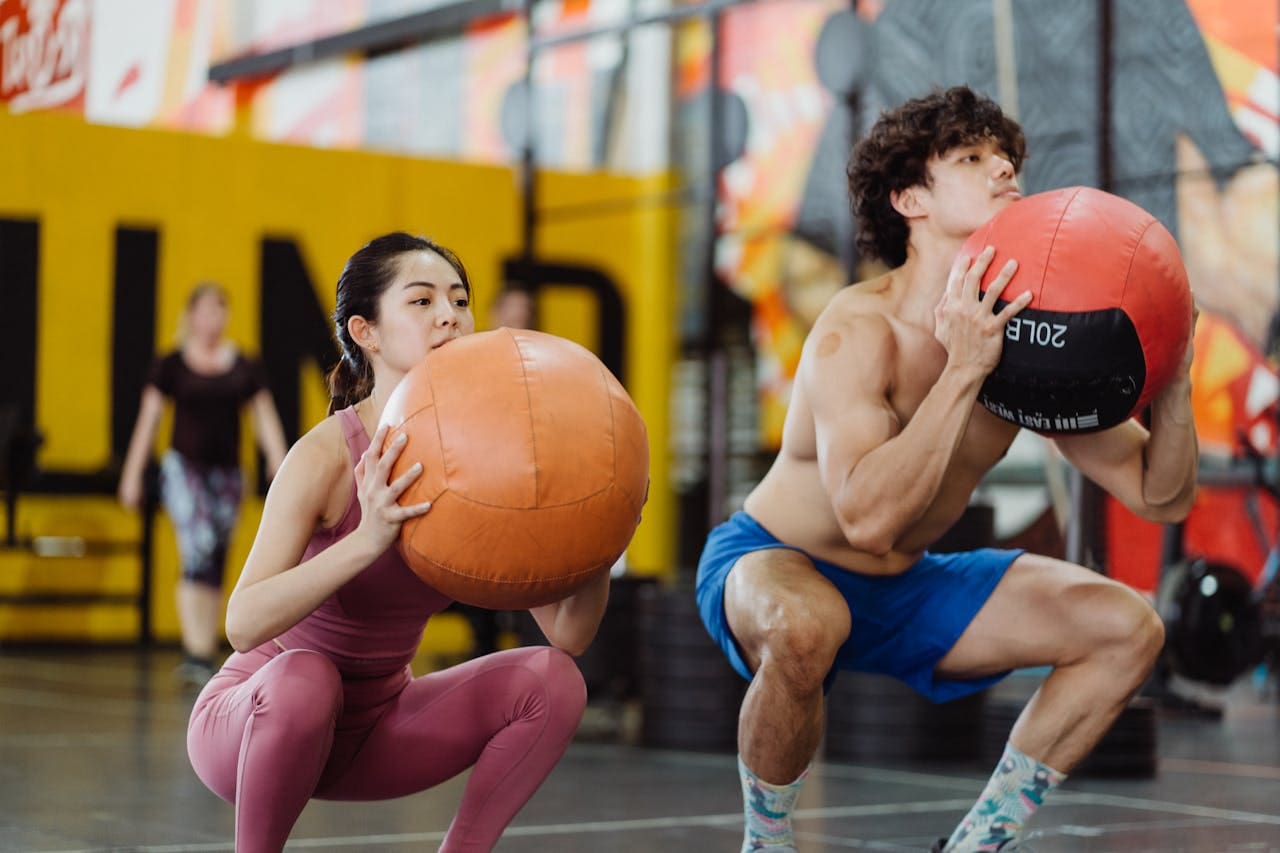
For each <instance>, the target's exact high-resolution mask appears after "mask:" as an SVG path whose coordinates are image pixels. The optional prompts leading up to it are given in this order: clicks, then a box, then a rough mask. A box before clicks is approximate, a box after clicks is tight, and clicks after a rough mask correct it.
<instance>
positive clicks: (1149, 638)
mask: <svg viewBox="0 0 1280 853" xmlns="http://www.w3.org/2000/svg"><path fill="white" fill-rule="evenodd" d="M1085 619H1086V620H1087V621H1088V622H1089V623H1090V624H1092V626H1093V630H1092V631H1091V632H1090V634H1091V636H1092V637H1093V647H1094V650H1095V652H1096V653H1098V654H1104V655H1107V656H1108V657H1111V658H1113V659H1114V658H1115V657H1117V656H1118V657H1120V658H1121V660H1122V661H1123V662H1126V663H1128V664H1130V665H1131V666H1132V667H1133V668H1140V669H1143V670H1144V671H1145V670H1146V669H1147V668H1149V667H1150V666H1151V665H1152V664H1153V663H1154V662H1155V659H1156V657H1157V656H1158V655H1159V654H1160V650H1161V649H1162V648H1164V623H1163V622H1162V621H1161V619H1160V616H1159V614H1158V613H1156V611H1155V609H1154V608H1153V607H1152V606H1151V605H1150V604H1148V603H1147V602H1146V601H1145V600H1144V599H1143V598H1142V597H1141V596H1140V595H1138V593H1136V592H1134V591H1133V590H1132V589H1129V588H1128V587H1124V586H1121V585H1120V584H1108V585H1107V587H1106V588H1105V594H1104V595H1103V596H1101V597H1100V600H1099V601H1098V602H1097V603H1096V606H1095V607H1094V608H1093V610H1092V612H1091V613H1089V614H1087V615H1086V616H1085Z"/></svg>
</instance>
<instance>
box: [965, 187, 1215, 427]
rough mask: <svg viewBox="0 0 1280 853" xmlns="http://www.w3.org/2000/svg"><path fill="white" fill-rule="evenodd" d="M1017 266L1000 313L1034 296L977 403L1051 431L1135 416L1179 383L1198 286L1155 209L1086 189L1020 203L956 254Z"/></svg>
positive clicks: (1009, 332) (994, 268)
mask: <svg viewBox="0 0 1280 853" xmlns="http://www.w3.org/2000/svg"><path fill="white" fill-rule="evenodd" d="M985 246H994V247H995V249H996V254H995V257H994V258H993V259H992V261H991V264H990V266H988V267H987V272H986V274H985V275H984V276H983V283H982V291H983V292H984V293H985V292H986V289H987V287H988V286H989V285H990V284H991V281H992V279H994V278H995V277H996V274H997V273H999V271H1000V268H1001V267H1002V266H1004V263H1005V261H1007V260H1008V259H1009V258H1014V259H1016V260H1017V261H1018V271H1017V272H1016V273H1015V274H1014V276H1013V278H1012V279H1011V280H1010V281H1009V286H1008V287H1006V288H1005V290H1004V292H1003V293H1002V294H1000V297H1001V298H1000V299H999V300H998V301H997V302H996V310H999V309H1000V308H1003V307H1004V306H1005V305H1006V304H1007V303H1008V301H1010V300H1013V299H1016V298H1017V297H1018V296H1019V295H1021V294H1022V293H1023V292H1024V291H1027V290H1029V291H1031V294H1032V298H1031V304H1030V305H1028V306H1027V307H1026V308H1024V309H1022V311H1021V312H1019V313H1018V315H1017V316H1015V317H1014V318H1012V319H1011V320H1010V321H1009V324H1008V325H1007V326H1006V327H1005V336H1004V349H1003V351H1002V352H1001V356H1000V363H999V364H998V365H996V369H995V370H993V371H992V372H991V375H990V376H989V377H987V381H986V382H985V383H984V385H983V386H982V391H981V392H980V393H979V395H978V399H979V400H981V401H982V404H983V405H984V406H986V407H987V409H989V410H990V411H991V412H993V413H994V414H996V415H997V416H999V417H1001V418H1003V419H1005V420H1007V421H1012V422H1013V423H1016V424H1019V425H1020V426H1024V427H1028V428H1030V429H1034V430H1036V431H1039V432H1044V433H1051V434H1052V433H1074V432H1093V431H1096V430H1100V429H1106V428H1107V427H1111V426H1115V425H1116V424H1118V423H1121V422H1123V421H1124V420H1126V419H1128V418H1130V417H1132V416H1133V415H1135V414H1138V413H1139V412H1140V410H1141V409H1142V408H1144V407H1145V406H1146V405H1147V404H1149V403H1150V402H1151V400H1152V398H1153V397H1155V396H1156V395H1157V394H1159V393H1160V391H1162V390H1163V389H1164V388H1165V386H1166V385H1168V383H1169V382H1170V381H1171V380H1172V379H1173V377H1174V373H1175V372H1176V371H1177V369H1178V365H1179V364H1180V363H1181V361H1182V356H1183V353H1184V352H1185V351H1186V346H1187V341H1188V339H1189V338H1190V336H1191V288H1190V285H1189V284H1188V283H1187V271H1186V269H1185V268H1184V267H1183V264H1182V256H1181V255H1180V254H1179V253H1178V244H1177V243H1176V242H1175V241H1174V239H1173V235H1172V234H1170V233H1169V231H1168V229H1166V228H1165V227H1164V226H1163V225H1161V224H1160V222H1159V221H1158V220H1157V219H1156V218H1155V217H1154V216H1152V215H1151V214H1150V213H1148V212H1147V211H1145V210H1143V209H1142V208H1141V207H1139V206H1138V205H1136V204H1134V203H1133V202H1131V201H1128V200H1126V199H1123V198H1120V197H1119V196H1116V195H1112V194H1110V193H1106V192H1103V191H1102V190H1095V189H1090V188H1088V187H1068V188H1066V189H1061V190H1053V191H1051V192H1044V193H1037V194H1035V195H1032V196H1027V197H1026V198H1024V199H1022V200H1021V201H1017V202H1014V203H1013V204H1011V205H1009V206H1008V207H1006V208H1005V209H1004V210H1002V211H1000V212H999V213H997V214H996V215H995V216H994V217H992V219H991V220H990V221H989V222H988V223H987V224H986V225H984V226H982V227H981V228H979V229H978V230H977V231H975V232H974V233H973V234H972V235H971V236H970V237H969V239H968V240H967V241H966V242H965V245H964V247H963V248H962V249H961V250H960V251H961V253H962V254H964V255H967V256H968V257H970V258H973V257H976V256H977V255H978V254H979V253H980V252H981V251H982V249H983V247H985Z"/></svg>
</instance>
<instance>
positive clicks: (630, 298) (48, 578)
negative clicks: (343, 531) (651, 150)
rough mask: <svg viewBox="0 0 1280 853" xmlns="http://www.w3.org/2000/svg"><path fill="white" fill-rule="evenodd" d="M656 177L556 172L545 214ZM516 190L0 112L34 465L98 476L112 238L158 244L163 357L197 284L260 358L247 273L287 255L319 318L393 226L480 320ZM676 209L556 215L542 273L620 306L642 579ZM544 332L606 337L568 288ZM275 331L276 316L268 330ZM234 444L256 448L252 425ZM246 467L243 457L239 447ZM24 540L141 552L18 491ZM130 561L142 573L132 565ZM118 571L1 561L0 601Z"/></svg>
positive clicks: (119, 574) (161, 613) (644, 191)
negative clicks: (444, 257)
mask: <svg viewBox="0 0 1280 853" xmlns="http://www.w3.org/2000/svg"><path fill="white" fill-rule="evenodd" d="M667 180H668V179H667V178H666V177H665V176H660V177H654V178H647V179H643V178H642V179H636V178H623V177H613V176H602V175H587V176H569V175H551V176H547V177H546V179H545V180H543V181H541V182H540V184H541V192H542V195H543V197H542V203H543V204H545V205H548V206H554V205H558V204H561V203H575V204H576V203H580V202H582V201H584V200H591V199H608V200H610V201H625V200H626V199H631V198H643V197H650V196H652V195H654V194H655V193H660V192H661V191H662V190H663V189H664V188H665V186H666V185H667ZM516 187H517V183H516V181H515V179H514V176H513V174H512V172H511V171H510V170H507V169H503V168H495V167H487V166H476V165H459V164H452V163H442V162H427V161H422V160H416V159H411V158H406V157H395V156H388V155H381V154H372V153H366V152H349V151H321V150H315V149H309V148H300V147H292V146H281V145H268V144H263V143H258V142H254V141H252V140H249V139H246V138H244V137H240V136H233V137H228V138H211V137H203V136H188V135H180V134H171V133H162V132H155V131H130V130H122V129H117V128H109V127H101V126H94V125H89V124H85V123H84V122H83V121H81V120H79V119H77V118H75V117H70V116H64V115H56V114H47V113H41V114H28V115H22V116H13V115H10V114H7V113H3V112H0V217H6V218H16V219H34V220H36V221H38V223H39V226H40V245H39V250H40V266H39V299H38V330H37V340H38V352H37V353H36V354H35V358H36V365H37V392H36V393H37V401H36V405H37V426H38V428H39V429H40V430H41V431H42V433H43V436H44V444H43V446H42V447H41V449H40V454H39V456H38V460H37V461H38V464H39V466H40V467H42V468H45V469H54V470H60V471H75V472H93V471H98V470H101V469H103V468H104V466H106V465H108V464H109V461H110V460H109V456H110V415H111V400H110V393H111V385H110V376H111V364H110V356H111V329H112V310H113V307H112V306H113V301H112V300H113V280H112V278H113V263H114V259H113V251H114V244H113V241H114V234H115V229H116V228H117V227H120V226H137V227H145V228H154V229H156V230H157V231H158V232H159V234H160V246H159V259H158V265H159V266H158V294H157V317H156V321H157V340H156V342H155V346H156V349H157V351H162V350H164V349H166V348H168V347H170V346H171V345H172V342H173V340H174V335H175V332H176V326H177V321H178V317H179V314H180V311H181V308H182V304H183V300H184V299H185V297H186V294H187V292H188V290H189V288H190V287H191V285H192V284H193V283H194V282H196V281H198V280H201V279H214V280H217V281H220V282H222V283H223V284H224V285H225V286H226V287H227V289H228V290H229V292H230V296H231V307H232V315H231V326H230V330H229V333H230V335H231V337H232V338H233V339H235V340H236V341H237V342H238V343H239V344H240V345H241V347H242V348H243V349H245V350H246V351H248V352H251V353H254V352H256V351H257V349H258V346H257V341H258V337H259V328H260V325H261V323H262V322H263V318H261V317H259V316H258V293H257V289H258V286H259V285H258V281H257V278H258V274H259V272H258V264H259V253H260V242H261V240H262V239H263V238H266V237H285V238H290V239H292V240H294V241H295V242H296V244H297V245H298V246H299V250H300V252H301V254H302V257H303V260H304V262H305V264H306V266H307V269H308V272H309V274H310V276H311V278H312V281H313V282H314V283H315V286H316V288H317V293H318V296H319V299H320V303H321V305H322V306H323V307H324V308H325V310H326V311H329V310H331V309H332V306H333V283H334V282H335V281H336V279H337V276H338V273H339V272H340V270H341V268H342V264H343V262H344V261H345V259H346V258H347V256H348V255H349V254H350V253H351V252H353V251H354V250H355V249H356V248H358V247H359V246H360V245H361V244H362V243H363V242H365V241H366V240H367V239H369V238H370V237H373V236H375V235H377V234H379V233H383V232H386V231H391V230H395V229H404V230H408V231H413V232H418V233H423V234H426V235H428V236H431V237H433V238H434V239H437V240H439V241H440V242H442V243H444V244H445V245H448V246H450V247H451V248H453V249H455V250H456V251H457V252H458V253H459V254H460V255H461V257H462V258H463V260H464V262H465V263H466V264H467V267H468V271H469V272H470V274H471V276H472V280H473V283H474V286H475V290H476V305H477V315H478V318H479V320H480V321H481V324H483V322H484V320H485V318H486V317H487V311H488V306H489V304H490V302H491V301H492V298H493V295H494V293H495V291H496V290H497V289H498V287H499V286H500V284H501V282H500V280H499V277H500V274H501V263H502V260H503V259H504V258H507V257H511V256H513V255H514V254H515V253H516V251H517V249H518V242H519V236H518V235H519V199H518V196H517V194H516ZM673 223H674V212H673V210H672V209H670V208H668V207H663V206H655V205H652V204H645V203H641V204H638V205H636V206H635V207H633V208H628V207H627V206H626V205H615V206H612V207H611V208H610V210H609V212H607V213H602V214H600V215H595V216H592V217H590V218H577V219H573V220H558V221H557V222H556V223H554V224H548V225H546V226H545V227H544V228H542V229H541V230H540V232H539V235H538V241H539V256H540V257H541V258H543V259H545V260H548V261H555V262H562V263H563V262H570V263H581V264H587V265H591V266H595V267H599V268H601V269H602V270H604V271H605V272H606V273H607V274H609V275H610V276H612V277H613V278H614V280H615V281H616V282H617V283H618V284H619V286H620V288H621V290H622V292H623V295H624V301H625V303H626V306H627V307H626V311H627V327H628V336H629V346H628V351H627V358H628V375H627V377H626V382H627V385H628V389H629V391H630V392H631V394H632V396H633V397H634V398H635V400H636V403H637V405H638V406H639V408H640V411H641V412H642V414H643V415H644V417H645V420H646V423H647V424H648V427H649V437H650V448H651V461H652V464H651V475H652V479H653V483H652V488H651V491H650V501H649V505H648V507H647V509H646V512H645V518H644V522H643V524H642V526H641V528H640V531H639V532H638V533H637V536H636V538H635V540H634V542H633V544H632V547H631V549H630V551H629V552H628V561H629V565H630V566H631V567H632V569H633V570H634V571H637V572H641V573H645V574H664V573H666V572H668V571H669V570H670V568H671V560H672V557H671V555H672V552H673V539H674V498H673V495H672V494H671V490H670V487H669V483H668V477H667V473H668V466H667V461H666V455H667V453H666V448H667V445H668V442H667V400H668V377H669V373H670V365H671V363H672V361H673V359H674V354H675V347H676V341H675V331H676V330H675V326H676V324H675V316H674V304H675V293H676V290H677V288H676V286H675V282H674V281H673V279H672V274H673V270H674V268H675V262H674V257H673V241H674V224H673ZM541 308H542V312H543V319H544V327H545V328H546V329H547V330H548V331H552V332H555V333H558V334H562V335H565V336H566V337H570V338H573V339H575V340H578V341H580V342H581V343H583V344H585V345H587V346H593V345H595V344H597V343H598V342H599V330H598V329H596V328H595V327H594V313H593V312H592V310H590V306H587V305H584V304H583V303H582V301H581V297H580V296H579V295H578V294H575V293H573V292H558V291H555V290H553V291H551V292H549V293H547V294H546V296H545V297H544V299H543V301H542V304H541ZM270 322H271V323H287V322H289V318H287V317H274V318H270ZM304 376H305V377H306V384H305V385H304V391H303V397H302V407H303V412H302V423H303V426H304V428H305V427H307V426H310V425H313V424H314V423H316V422H318V421H319V420H320V419H321V418H322V417H323V416H324V414H325V407H326V404H327V398H326V396H325V394H324V391H323V387H322V385H321V381H320V375H319V372H318V370H315V369H308V370H306V371H304ZM245 435H246V437H251V436H252V431H251V430H250V429H249V428H248V422H247V419H246V429H245ZM243 456H244V460H245V465H246V468H250V467H251V466H252V465H253V464H254V457H253V453H252V450H251V447H250V445H249V442H248V441H246V442H245V447H244V451H243ZM260 511H261V502H260V500H259V499H258V498H256V497H251V498H249V499H247V500H246V502H245V505H244V508H243V515H242V523H241V526H240V530H239V533H238V535H237V537H236V540H235V543H234V546H233V549H232V553H231V559H230V565H229V575H230V577H229V582H231V581H234V577H235V576H236V573H237V569H238V567H239V565H240V564H241V563H242V561H243V559H244V555H245V554H246V553H247V550H248V546H249V544H250V542H251V541H252V535H253V532H254V531H255V530H256V526H257V519H258V515H259V513H260ZM16 526H17V531H18V534H19V535H20V536H21V537H24V538H28V537H32V536H40V535H50V534H58V535H66V534H76V533H77V532H82V533H88V534H89V535H90V536H91V537H93V538H98V539H103V538H106V539H114V540H123V541H129V540H136V539H137V536H138V523H137V520H136V518H134V517H131V516H130V515H129V514H127V513H125V512H124V511H123V510H120V509H119V508H118V507H117V506H115V504H114V502H113V501H112V500H111V499H110V498H107V497H104V496H56V497H55V496H25V497H24V498H23V499H22V501H21V502H20V505H19V515H18V521H17V525H16ZM155 560H156V576H155V608H154V620H155V626H156V630H157V633H158V636H159V637H161V638H162V639H168V638H173V637H176V635H177V625H176V619H175V616H174V613H173V607H172V598H173V590H174V585H175V583H176V578H177V574H178V569H177V557H176V549H175V547H174V544H173V538H172V533H171V531H170V529H169V527H168V524H167V522H164V521H163V520H162V522H161V524H160V526H159V528H158V531H157V545H156V552H155ZM135 563H136V561H135ZM133 574H134V576H135V577H133V578H132V579H131V578H130V577H129V575H130V569H129V565H128V558H126V557H120V556H114V557H111V558H104V557H99V556H86V557H81V558H60V559H58V560H52V559H49V558H37V557H34V556H32V555H31V554H30V553H29V552H26V551H21V550H16V551H15V550H4V549H0V595H21V594H23V593H30V592H33V591H35V592H50V593H54V594H56V593H57V592H58V591H73V592H88V591H92V590H95V589H96V590H102V591H116V592H118V591H120V590H121V589H125V588H127V587H128V586H129V584H131V583H132V584H134V585H135V586H136V574H137V572H136V568H135V570H134V572H133ZM136 624H137V614H136V613H134V612H130V611H129V610H128V608H124V607H114V608H113V607H109V606H85V607H82V608H66V607H48V606H33V605H15V604H2V603H0V638H2V639H91V640H92V639H103V640H118V639H128V638H130V637H131V636H135V632H136Z"/></svg>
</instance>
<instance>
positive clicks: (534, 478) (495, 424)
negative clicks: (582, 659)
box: [382, 329, 649, 610]
mask: <svg viewBox="0 0 1280 853" xmlns="http://www.w3.org/2000/svg"><path fill="white" fill-rule="evenodd" d="M382 422H383V423H384V424H386V425H388V426H389V427H390V429H389V430H388V432H387V436H386V441H387V444H384V448H385V447H386V446H389V443H390V442H391V441H393V440H394V439H395V437H396V436H397V435H398V434H400V433H402V432H403V433H405V434H407V436H408V442H407V443H406V445H405V449H404V452H403V453H401V455H400V458H399V459H398V460H397V461H396V465H395V468H394V470H393V472H392V475H391V476H392V479H394V478H395V477H398V476H400V475H401V474H403V473H404V472H405V471H407V470H408V469H409V467H410V466H412V465H413V463H415V462H421V463H422V467H423V472H422V475H421V476H420V477H419V478H418V479H417V481H415V482H414V483H413V484H412V485H411V486H410V487H409V488H408V490H407V491H406V492H405V493H404V494H403V495H402V496H401V498H400V502H401V503H402V504H405V505H408V504H414V503H421V502H423V501H431V502H432V506H431V510H430V511H429V512H427V513H426V514H425V515H423V516H419V517H418V518H414V519H410V520H409V521H407V522H405V524H404V526H403V527H402V528H401V530H400V551H401V553H402V554H403V555H404V559H405V561H406V562H407V563H408V564H409V566H410V567H411V568H412V569H413V571H414V572H415V573H416V574H417V575H418V576H419V577H420V578H422V580H424V581H425V582H426V583H428V584H430V585H431V586H432V587H434V588H436V589H438V590H439V591H440V592H442V593H444V594H445V595H447V596H450V597H452V598H454V599H456V600H458V601H461V602H464V603H467V604H474V605H477V606H480V607H490V608H494V609H503V610H522V609H525V608H529V607H536V606H538V605H542V604H548V603H550V602H552V601H556V600H559V599H561V598H563V597H564V596H566V595H569V594H570V593H572V592H574V591H575V590H577V589H578V588H579V587H581V586H582V585H584V584H585V583H587V582H588V581H589V580H591V579H592V578H593V577H595V576H596V575H597V574H598V573H600V572H607V571H608V570H609V569H610V567H611V566H612V565H613V564H614V563H615V562H616V561H617V559H618V557H619V556H620V555H621V554H622V552H623V551H624V550H626V547H627V545H628V544H629V543H630V541H631V537H632V536H633V535H634V533H635V530H636V526H637V525H638V524H639V521H640V510H641V508H642V507H643V505H644V501H645V497H646V494H647V488H648V478H649V444H648V439H647V437H646V435H645V426H644V421H643V420H641V418H640V413H639V412H638V411H637V410H636V407H635V404H634V403H632V401H631V398H630V397H628V396H627V392H626V391H625V390H623V388H622V385H621V384H619V383H618V381H617V380H616V379H615V378H614V377H613V374H611V373H610V372H609V370H608V368H606V367H605V366H604V364H602V363H601V362H600V360H599V359H597V358H596V357H595V356H594V355H592V354H591V353H590V352H589V351H588V350H586V349H584V348H583V347H581V346H578V345H577V344H575V343H573V342H571V341H567V340H565V339H563V338H558V337H556V336H554V335H548V334H543V333H541V332H532V331H526V330H523V329H520V330H516V329H498V330H495V331H492V332H479V333H477V334H473V335H467V336H465V337H462V338H458V339H457V340H454V341H452V342H450V343H449V344H447V345H445V346H444V347H441V348H439V349H437V350H434V351H433V352H432V353H431V354H430V355H429V356H428V357H427V358H425V359H424V360H423V361H422V362H421V363H419V364H418V365H417V366H416V367H414V368H413V369H412V370H410V371H409V373H408V374H407V375H406V376H405V377H404V379H403V380H402V381H401V382H400V384H399V385H398V386H396V389H395V390H394V391H393V392H392V394H391V397H390V399H389V400H388V401H387V405H386V408H385V409H384V410H383V414H382Z"/></svg>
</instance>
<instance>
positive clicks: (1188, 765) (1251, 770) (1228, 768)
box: [1160, 758, 1280, 780]
mask: <svg viewBox="0 0 1280 853" xmlns="http://www.w3.org/2000/svg"><path fill="white" fill-rule="evenodd" d="M1160 769H1161V770H1162V771H1165V770H1168V771H1172V772H1174V773H1203V774H1205V775H1208V776H1242V777H1245V778H1248V779H1277V780H1280V767H1267V766H1264V765H1260V764H1235V763H1232V762H1227V761H1197V760H1195V759H1191V758H1161V759H1160Z"/></svg>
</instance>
